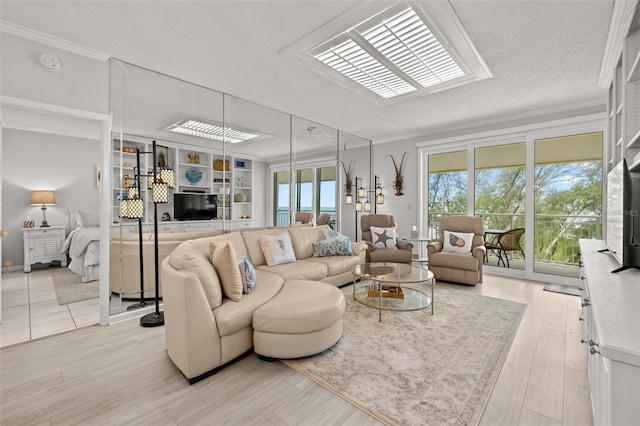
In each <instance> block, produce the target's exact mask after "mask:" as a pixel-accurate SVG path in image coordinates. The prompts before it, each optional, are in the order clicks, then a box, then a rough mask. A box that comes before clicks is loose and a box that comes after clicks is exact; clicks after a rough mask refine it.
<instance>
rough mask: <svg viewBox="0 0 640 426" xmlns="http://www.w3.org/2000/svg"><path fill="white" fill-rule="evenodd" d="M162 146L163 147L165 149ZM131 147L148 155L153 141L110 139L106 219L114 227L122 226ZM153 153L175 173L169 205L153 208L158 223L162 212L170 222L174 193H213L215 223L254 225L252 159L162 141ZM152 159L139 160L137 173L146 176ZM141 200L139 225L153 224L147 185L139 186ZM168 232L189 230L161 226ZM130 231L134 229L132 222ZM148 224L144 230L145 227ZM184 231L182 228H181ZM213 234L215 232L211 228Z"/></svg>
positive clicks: (132, 157) (133, 162)
mask: <svg viewBox="0 0 640 426" xmlns="http://www.w3.org/2000/svg"><path fill="white" fill-rule="evenodd" d="M165 147H166V148H165ZM136 148H138V149H140V151H141V152H150V151H151V150H152V141H151V140H148V139H145V138H140V137H135V136H125V137H124V138H123V140H120V139H119V138H117V137H114V139H113V158H112V167H113V183H112V187H113V196H112V209H111V218H112V223H113V224H121V223H122V222H123V221H122V220H121V219H120V218H119V216H118V204H119V200H120V199H121V198H122V197H125V196H126V192H127V187H128V186H129V185H131V184H132V183H133V180H131V179H132V178H133V177H134V176H135V175H136V173H139V172H138V171H137V170H134V168H135V167H136V152H135V150H136ZM156 151H157V152H158V153H160V152H163V153H165V155H166V157H167V159H166V161H167V164H168V166H169V167H171V168H173V169H174V172H175V188H173V189H170V190H169V203H167V204H158V219H159V220H161V219H162V215H163V214H164V213H168V214H169V215H170V216H171V218H173V216H174V215H173V194H174V193H176V192H200V193H206V194H216V195H217V196H218V219H223V218H224V219H225V220H227V221H233V222H235V221H238V223H237V224H236V223H229V225H228V226H227V227H228V228H242V227H248V226H255V225H256V221H255V220H254V218H253V161H254V160H253V159H252V158H249V157H246V156H243V157H228V156H227V157H226V158H224V157H223V155H222V154H221V153H220V152H217V151H215V150H206V149H204V148H193V147H189V148H185V147H183V146H180V145H177V144H174V143H171V142H164V141H157V149H156ZM151 161H152V156H151V155H150V154H141V155H140V168H141V171H142V174H143V175H144V174H146V173H148V172H149V171H151V169H152V167H153V164H151ZM141 186H142V188H143V191H146V192H147V193H144V194H143V196H144V199H145V200H146V209H145V216H144V219H143V222H146V223H149V222H153V208H154V206H153V203H152V202H151V194H150V193H148V192H149V191H148V190H146V188H147V183H146V181H143V182H141ZM160 223H161V224H162V225H163V226H164V228H166V230H167V231H169V232H170V231H174V230H176V232H186V231H188V230H189V229H188V228H189V226H186V225H185V226H176V225H175V224H171V223H168V222H167V223H162V222H160ZM192 225H193V226H195V225H198V226H200V228H201V229H209V228H210V226H208V225H206V224H203V223H200V224H195V223H194V224H192ZM129 226H130V227H132V226H134V225H132V224H131V223H130V224H129ZM147 226H148V225H145V227H147ZM183 228H184V229H183ZM213 228H214V229H215V227H213Z"/></svg>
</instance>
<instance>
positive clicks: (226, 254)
mask: <svg viewBox="0 0 640 426" xmlns="http://www.w3.org/2000/svg"><path fill="white" fill-rule="evenodd" d="M209 253H210V257H211V263H212V264H213V267H214V268H215V269H216V272H217V273H218V276H219V277H220V283H221V284H222V291H223V293H224V295H225V296H227V297H228V298H229V299H231V300H233V301H234V302H239V301H240V299H241V298H242V276H241V275H240V269H239V268H238V257H237V256H236V252H235V250H234V249H233V244H232V243H231V241H230V240H226V241H212V242H211V243H210V245H209Z"/></svg>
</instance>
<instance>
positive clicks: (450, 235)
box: [442, 231, 473, 254]
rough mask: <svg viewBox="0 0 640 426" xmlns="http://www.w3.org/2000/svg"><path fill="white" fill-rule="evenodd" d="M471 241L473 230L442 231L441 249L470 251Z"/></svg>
mask: <svg viewBox="0 0 640 426" xmlns="http://www.w3.org/2000/svg"><path fill="white" fill-rule="evenodd" d="M472 242H473V232H471V233H465V232H450V231H444V245H443V246H442V251H447V252H450V253H461V254H470V253H471V243H472Z"/></svg>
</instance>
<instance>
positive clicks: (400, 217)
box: [371, 142, 420, 237]
mask: <svg viewBox="0 0 640 426" xmlns="http://www.w3.org/2000/svg"><path fill="white" fill-rule="evenodd" d="M405 152H407V155H406V156H405V159H404V163H403V165H402V176H403V185H402V186H403V191H402V192H403V193H404V195H402V196H396V195H394V194H395V191H394V189H393V181H394V180H395V178H396V171H395V168H394V166H393V161H391V158H388V157H387V155H388V154H391V155H392V156H393V158H394V159H395V161H396V164H397V166H398V168H400V162H401V161H402V155H403V154H404V153H405ZM372 170H373V173H372V174H373V175H377V176H378V177H379V180H380V184H381V186H382V193H383V194H384V204H382V205H378V206H376V208H377V213H378V214H390V215H393V216H395V217H396V220H397V221H398V235H399V236H400V237H408V236H409V235H410V233H411V229H412V227H413V225H418V217H419V215H418V213H419V212H418V208H419V205H420V202H419V200H420V194H419V190H420V185H419V182H418V179H419V173H418V155H417V149H416V144H415V142H393V143H385V144H380V145H374V146H373V167H372ZM371 189H373V188H371Z"/></svg>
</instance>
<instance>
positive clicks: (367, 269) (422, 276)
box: [351, 262, 433, 284]
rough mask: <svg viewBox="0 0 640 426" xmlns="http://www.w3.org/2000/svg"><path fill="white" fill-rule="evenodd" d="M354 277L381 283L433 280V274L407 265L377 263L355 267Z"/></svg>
mask: <svg viewBox="0 0 640 426" xmlns="http://www.w3.org/2000/svg"><path fill="white" fill-rule="evenodd" d="M351 272H353V274H354V275H356V276H358V277H361V278H365V279H369V280H374V281H377V282H381V283H400V284H408V283H419V282H424V281H429V280H431V279H432V278H433V272H431V271H429V270H427V269H424V268H420V267H418V266H413V265H410V264H408V263H392V262H377V263H363V264H360V265H356V266H354V267H353V269H352V270H351Z"/></svg>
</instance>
